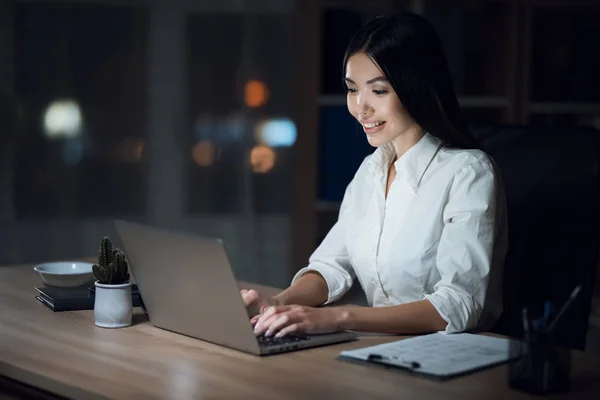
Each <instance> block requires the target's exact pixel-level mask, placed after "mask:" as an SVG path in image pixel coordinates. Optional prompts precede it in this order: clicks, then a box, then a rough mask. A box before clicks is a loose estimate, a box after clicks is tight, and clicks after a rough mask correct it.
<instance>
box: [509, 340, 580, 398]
mask: <svg viewBox="0 0 600 400" xmlns="http://www.w3.org/2000/svg"><path fill="white" fill-rule="evenodd" d="M509 351H510V357H511V360H512V361H511V363H510V364H509V368H508V370H509V372H508V373H509V378H508V379H509V385H510V387H511V388H512V389H516V390H520V391H523V392H527V393H531V394H540V395H541V394H551V393H561V392H568V391H569V389H570V386H571V350H570V349H569V348H565V347H560V346H557V345H556V343H555V341H554V338H553V336H552V335H549V334H545V333H539V334H536V335H532V336H531V337H530V338H527V339H526V340H524V341H520V340H511V341H510V350H509Z"/></svg>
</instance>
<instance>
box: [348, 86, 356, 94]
mask: <svg viewBox="0 0 600 400" xmlns="http://www.w3.org/2000/svg"><path fill="white" fill-rule="evenodd" d="M346 92H348V93H356V92H357V90H356V89H355V88H349V87H347V88H346Z"/></svg>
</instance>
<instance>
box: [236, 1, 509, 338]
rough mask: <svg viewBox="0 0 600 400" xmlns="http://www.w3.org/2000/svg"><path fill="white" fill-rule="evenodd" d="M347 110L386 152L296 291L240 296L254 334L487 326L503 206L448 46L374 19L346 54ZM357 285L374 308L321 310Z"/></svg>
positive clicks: (357, 187) (501, 244)
mask: <svg viewBox="0 0 600 400" xmlns="http://www.w3.org/2000/svg"><path fill="white" fill-rule="evenodd" d="M343 79H344V84H345V85H346V87H347V104H348V110H349V111H350V113H351V114H352V115H353V116H354V117H355V118H356V119H357V120H358V122H360V124H361V125H362V126H363V129H364V132H365V134H366V137H367V140H368V142H369V143H370V144H371V145H372V146H374V147H376V148H377V149H376V150H375V151H374V152H373V154H371V155H370V156H368V157H367V158H366V159H365V160H364V161H363V163H362V164H361V165H360V167H359V169H358V171H357V172H356V175H355V176H354V179H353V180H352V182H351V183H350V184H349V185H348V187H347V189H346V193H345V195H344V199H343V202H342V205H341V209H340V214H339V219H338V221H337V223H336V224H335V225H334V226H333V228H332V229H331V231H330V232H329V233H328V235H327V236H326V238H325V239H324V240H323V242H322V243H321V245H320V246H319V247H318V248H317V249H316V250H315V252H314V253H313V254H312V256H311V257H310V260H309V265H308V266H307V267H306V268H304V269H302V270H300V271H299V272H298V273H297V274H296V276H295V277H294V279H293V280H292V284H291V286H290V287H289V288H287V289H286V290H284V291H283V292H281V293H279V294H278V295H277V296H275V297H274V298H272V299H262V298H261V297H260V296H259V294H258V293H257V292H255V291H253V290H251V291H247V290H242V297H243V298H244V301H245V303H246V305H248V306H252V305H255V306H256V305H257V306H259V309H260V313H259V314H258V315H256V316H254V317H253V319H252V322H253V323H254V326H255V332H256V334H257V335H260V334H265V335H275V336H277V337H281V336H284V335H286V334H290V333H326V332H333V331H338V330H356V331H368V332H380V333H396V334H416V333H425V332H432V331H445V332H446V333H452V332H462V331H466V330H474V329H488V328H490V327H491V326H492V325H493V324H494V322H495V321H496V320H497V318H498V316H499V314H500V313H501V312H502V296H501V284H502V283H501V282H502V279H501V278H502V268H503V261H504V256H505V253H506V248H507V237H506V228H507V227H506V215H505V199H504V191H503V187H502V183H501V180H500V176H499V174H497V173H496V172H495V167H494V164H493V162H492V160H491V159H490V157H489V156H487V155H486V154H485V153H484V152H483V151H481V150H478V149H477V145H476V142H475V140H474V139H473V137H472V136H471V134H470V133H469V131H468V129H467V127H466V125H465V124H464V123H463V122H462V121H461V117H460V109H459V105H458V101H457V98H456V95H455V93H454V89H453V86H452V82H451V76H450V72H449V70H448V67H447V62H446V59H445V56H444V52H443V49H442V46H441V43H440V40H439V38H438V36H437V34H436V32H435V30H434V28H433V27H432V26H431V25H430V24H429V23H428V22H427V21H426V20H425V19H423V18H422V17H419V16H417V15H414V14H410V13H406V14H404V15H402V16H388V17H377V18H374V19H372V20H370V21H369V22H367V23H366V25H365V26H364V27H363V28H361V30H359V32H357V33H356V35H355V36H354V37H353V38H352V40H351V42H350V44H349V46H348V49H347V51H346V55H345V57H344V74H343ZM355 277H357V278H358V280H359V282H360V284H361V285H362V288H363V290H364V292H365V294H366V296H367V299H368V301H369V304H370V305H371V306H372V307H349V306H347V307H335V306H331V307H317V306H321V305H325V304H329V303H332V302H334V301H336V300H338V299H339V298H340V297H341V296H342V295H343V294H344V293H346V292H347V291H348V289H350V287H351V285H352V282H353V280H354V278H355Z"/></svg>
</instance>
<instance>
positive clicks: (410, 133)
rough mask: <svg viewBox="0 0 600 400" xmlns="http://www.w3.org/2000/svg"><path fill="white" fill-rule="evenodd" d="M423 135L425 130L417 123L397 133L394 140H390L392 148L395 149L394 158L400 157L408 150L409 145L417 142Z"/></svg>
mask: <svg viewBox="0 0 600 400" xmlns="http://www.w3.org/2000/svg"><path fill="white" fill-rule="evenodd" d="M423 136H425V131H424V130H423V128H421V127H420V126H418V125H416V124H415V125H414V126H413V127H411V128H409V129H408V130H406V131H404V132H402V133H401V134H400V135H398V136H397V137H396V138H395V139H394V140H392V144H393V145H394V150H396V159H399V158H400V157H402V155H403V154H404V153H406V152H407V151H408V149H410V148H411V147H413V146H414V145H415V144H417V143H418V142H419V140H421V139H422V138H423Z"/></svg>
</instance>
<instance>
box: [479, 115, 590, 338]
mask: <svg viewBox="0 0 600 400" xmlns="http://www.w3.org/2000/svg"><path fill="white" fill-rule="evenodd" d="M473 133H474V135H475V136H476V137H477V138H478V139H479V141H480V143H481V145H482V148H483V150H485V151H486V152H487V153H488V154H490V155H491V156H492V157H493V158H494V160H495V161H496V162H497V164H498V166H499V168H500V170H501V174H502V176H503V179H504V185H505V188H506V197H507V201H508V223H509V250H508V254H507V259H506V267H505V275H504V313H503V315H502V317H501V319H500V321H498V323H497V324H496V326H495V327H494V329H493V331H494V332H497V333H501V334H505V335H509V336H512V337H522V334H523V329H522V325H523V324H522V308H523V307H525V306H528V307H530V308H531V309H532V310H533V309H537V310H538V312H541V310H542V307H543V304H544V302H545V301H546V300H551V301H552V302H553V304H554V308H555V310H556V309H558V308H559V307H560V306H562V304H563V303H564V302H565V301H566V300H567V299H568V298H569V296H570V294H571V292H572V291H573V289H574V288H575V287H576V286H577V285H582V286H583V288H582V291H581V292H580V293H579V296H578V300H577V302H576V303H575V304H574V307H572V308H571V309H570V311H569V313H568V314H566V315H565V316H564V318H563V320H562V322H561V324H560V325H559V326H557V329H556V334H557V337H558V339H557V340H558V342H559V344H562V345H564V346H568V347H571V348H576V349H581V350H583V349H584V347H585V337H586V332H587V326H588V318H589V313H590V304H591V299H592V295H593V287H594V277H595V273H596V268H597V263H598V255H599V250H600V247H599V239H600V224H599V222H600V218H599V217H600V202H599V201H600V131H598V130H596V129H592V128H584V127H564V128H559V127H535V126H493V127H489V126H486V127H483V126H479V127H473Z"/></svg>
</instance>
